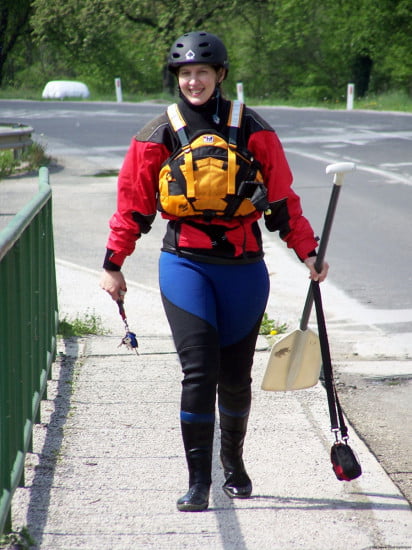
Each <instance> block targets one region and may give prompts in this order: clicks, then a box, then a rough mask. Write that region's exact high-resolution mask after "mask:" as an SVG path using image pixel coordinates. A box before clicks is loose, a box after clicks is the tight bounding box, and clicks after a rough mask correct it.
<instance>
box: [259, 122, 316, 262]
mask: <svg viewBox="0 0 412 550" xmlns="http://www.w3.org/2000/svg"><path fill="white" fill-rule="evenodd" d="M248 149H249V151H250V152H251V153H252V154H253V155H254V156H255V158H256V159H257V160H258V161H259V162H260V164H261V166H262V174H263V178H264V181H265V185H266V187H267V190H268V201H269V203H270V205H271V214H270V215H265V221H266V226H267V227H268V229H269V230H270V231H276V230H278V231H279V233H280V236H281V238H282V239H283V240H284V241H285V242H286V243H287V246H288V247H289V248H293V250H294V251H295V252H296V254H297V255H298V256H299V258H300V259H301V260H304V259H305V258H307V257H308V254H309V252H312V251H313V250H314V249H315V248H316V247H317V245H318V243H317V240H316V239H315V236H314V233H313V229H312V227H311V225H310V223H309V221H308V220H307V219H306V218H305V217H304V216H303V215H302V207H301V203H300V198H299V196H298V195H297V194H296V193H295V192H294V190H293V189H292V182H293V176H292V173H291V170H290V168H289V164H288V161H287V159H286V156H285V153H284V151H283V147H282V144H281V143H280V141H279V138H278V137H277V135H276V133H275V132H273V131H269V130H262V131H259V132H255V133H253V134H252V135H251V136H250V139H249V143H248Z"/></svg>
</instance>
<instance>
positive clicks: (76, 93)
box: [42, 80, 90, 99]
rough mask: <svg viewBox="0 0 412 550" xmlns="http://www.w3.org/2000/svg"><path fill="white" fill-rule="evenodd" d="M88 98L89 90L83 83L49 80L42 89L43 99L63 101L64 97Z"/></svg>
mask: <svg viewBox="0 0 412 550" xmlns="http://www.w3.org/2000/svg"><path fill="white" fill-rule="evenodd" d="M89 96H90V92H89V88H88V87H87V86H86V84H83V82H76V81H74V80H51V81H50V82H48V83H47V84H46V86H45V87H44V90H43V93H42V98H43V99H64V98H65V97H81V98H83V99H86V98H88V97H89Z"/></svg>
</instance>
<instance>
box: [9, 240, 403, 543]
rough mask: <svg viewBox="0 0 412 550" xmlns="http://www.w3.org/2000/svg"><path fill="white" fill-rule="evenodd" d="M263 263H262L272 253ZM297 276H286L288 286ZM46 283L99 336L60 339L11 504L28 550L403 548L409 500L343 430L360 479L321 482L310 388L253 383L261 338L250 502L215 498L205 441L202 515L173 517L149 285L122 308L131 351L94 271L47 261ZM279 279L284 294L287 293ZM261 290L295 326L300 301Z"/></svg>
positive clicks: (175, 476) (163, 386) (168, 388)
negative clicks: (283, 389)
mask: <svg viewBox="0 0 412 550" xmlns="http://www.w3.org/2000/svg"><path fill="white" fill-rule="evenodd" d="M277 254H278V255H279V252H277ZM267 259H268V262H269V265H270V263H271V250H269V252H268V253H267ZM288 267H289V266H285V267H284V269H288ZM299 269H300V267H299ZM296 270H297V268H296V269H295V270H294V271H292V272H290V271H289V272H288V273H289V279H290V278H292V279H293V278H294V277H296V280H299V281H301V280H302V277H301V273H300V272H299V273H296ZM295 273H296V275H295ZM57 275H58V287H59V303H60V312H61V314H63V315H64V314H70V315H76V314H77V313H82V312H83V311H84V304H85V303H88V304H94V307H95V311H96V313H97V314H98V315H99V316H101V317H102V319H103V324H104V325H105V326H106V327H107V328H109V329H110V330H111V331H112V333H111V334H110V335H108V336H99V337H94V336H93V337H88V338H82V339H78V340H72V341H69V342H66V343H64V344H63V343H62V344H60V345H61V348H60V352H61V353H60V356H59V358H58V360H57V361H56V363H55V365H54V369H53V380H52V381H51V382H50V385H49V396H48V397H49V399H48V400H47V401H45V402H44V403H43V410H42V424H41V425H39V426H36V429H35V434H34V449H33V451H34V452H33V454H30V455H29V456H28V459H27V474H26V487H25V488H22V489H18V491H17V493H16V497H15V499H14V502H13V518H14V525H13V526H14V528H18V526H19V525H20V526H24V525H26V526H28V528H29V531H30V533H31V535H32V537H33V538H34V539H35V540H36V541H37V546H35V547H33V548H41V549H44V550H58V549H62V550H63V549H64V550H71V549H73V550H74V549H76V550H114V549H116V550H117V549H121V550H123V549H124V550H134V549H146V548H153V549H157V550H159V549H165V550H166V549H167V550H170V549H183V548H190V549H200V548H207V549H224V550H229V549H230V550H232V549H233V550H235V549H236V550H255V549H256V550H265V549H268V550H269V549H270V550H295V549H305V550H332V549H333V550H347V549H348V548H351V549H352V550H363V549H365V550H366V549H370V550H372V549H381V548H392V549H401V548H402V549H405V548H412V543H411V540H412V514H411V509H410V506H409V504H408V502H407V501H406V500H405V499H404V498H403V496H402V495H401V493H400V492H399V491H398V489H397V488H396V486H395V485H394V484H393V483H392V481H391V480H390V479H389V477H388V476H387V475H386V473H385V472H384V470H383V469H382V468H381V466H380V465H379V463H378V462H377V461H376V459H375V458H374V456H373V455H372V454H371V453H370V452H369V450H368V449H367V447H366V446H365V445H364V443H363V442H362V441H361V440H360V439H359V438H358V437H357V436H356V434H355V432H354V430H353V429H351V428H350V432H349V433H350V436H351V439H350V443H351V446H352V447H353V448H354V449H355V450H356V452H357V454H358V455H359V458H360V461H361V464H362V468H363V475H362V476H361V477H360V478H359V479H357V480H355V481H352V482H350V483H346V482H339V481H338V480H337V479H336V477H335V475H334V474H333V472H332V468H331V464H330V460H329V451H330V447H331V445H332V443H333V436H332V434H331V433H330V426H329V415H328V409H327V401H326V394H325V391H324V389H323V387H322V386H321V385H320V384H318V385H317V386H315V387H314V388H311V389H308V390H303V391H295V392H287V393H270V392H264V391H262V390H261V389H260V383H261V380H262V377H263V373H264V370H265V368H266V362H267V359H268V354H269V350H268V344H267V341H266V339H264V338H263V337H260V339H259V342H258V350H257V353H256V358H255V365H254V382H253V404H252V412H251V417H250V424H249V426H250V427H249V432H248V437H247V440H246V445H245V462H246V465H247V468H248V472H249V474H250V476H251V478H252V480H253V483H254V491H253V496H252V498H251V499H248V500H243V501H242V500H233V501H232V500H230V499H229V498H228V497H226V496H225V494H224V493H223V491H222V490H221V485H222V484H223V481H224V480H223V471H222V467H221V465H220V463H219V459H218V450H219V443H218V437H217V436H218V434H216V439H215V453H214V471H213V485H212V491H211V501H210V507H209V509H208V511H206V512H203V513H180V512H178V511H177V509H176V504H175V503H176V499H177V498H178V497H179V496H181V495H182V494H183V493H184V492H185V491H186V487H187V471H186V464H185V459H184V454H183V446H182V443H181V437H180V427H179V404H180V379H181V374H180V367H179V363H178V359H177V356H176V354H175V352H174V348H173V343H172V341H171V338H170V334H169V330H168V326H167V323H166V319H165V317H164V314H163V309H162V305H161V302H160V296H159V293H158V291H157V290H155V289H152V288H150V287H143V286H142V285H138V284H133V282H130V281H129V284H128V288H129V292H128V295H127V300H126V313H128V318H129V324H130V328H131V329H132V330H134V331H135V332H137V334H138V337H139V350H140V355H139V356H136V355H135V354H134V353H133V352H130V351H128V350H126V349H125V348H124V347H121V348H119V347H118V344H119V342H120V338H121V337H122V336H123V334H124V331H123V324H122V321H121V319H120V317H119V315H118V314H117V310H116V306H115V304H113V303H112V302H111V301H110V299H108V297H107V296H106V295H105V294H104V293H103V292H102V291H101V290H100V289H99V288H98V279H99V274H98V273H97V272H94V271H91V270H87V269H82V268H79V267H78V266H74V265H71V264H67V263H65V262H58V263H57ZM290 282H291V284H290V288H291V289H294V290H290V291H289V292H290V293H293V292H296V288H297V287H296V286H295V285H294V282H295V281H293V280H292V281H290ZM299 284H300V285H301V284H302V283H301V282H300V283H299ZM298 287H299V285H298ZM326 288H327V287H326ZM272 294H275V295H277V299H276V301H277V303H276V308H277V311H279V310H280V311H282V315H284V316H285V317H284V318H285V319H289V318H290V319H293V318H294V319H297V317H296V311H295V310H294V308H296V307H300V305H301V304H302V300H301V299H299V300H296V299H295V300H294V301H293V300H292V295H291V294H288V292H286V291H282V292H276V288H275V289H273V286H272ZM295 298H296V296H295ZM334 299H335V300H338V299H339V296H338V295H337V294H334ZM296 304H298V305H296ZM271 307H273V306H271V304H269V311H270V308H271ZM82 308H83V309H82ZM282 318H283V317H282ZM142 320H143V321H142ZM332 324H333V321H332ZM293 328H294V327H293V326H292V329H293ZM345 345H348V340H346V341H345Z"/></svg>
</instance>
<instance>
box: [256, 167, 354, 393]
mask: <svg viewBox="0 0 412 550" xmlns="http://www.w3.org/2000/svg"><path fill="white" fill-rule="evenodd" d="M354 169H355V164H354V163H353V162H339V163H336V164H329V165H328V166H327V167H326V173H327V174H333V175H334V178H333V187H332V194H331V197H330V200H329V206H328V210H327V213H326V218H325V223H324V226H323V231H322V236H321V240H320V244H319V250H318V255H317V258H316V262H315V269H316V270H317V271H318V272H320V271H321V268H322V264H323V260H324V258H325V253H326V248H327V246H328V241H329V236H330V231H331V228H332V222H333V218H334V215H335V210H336V205H337V203H338V198H339V193H340V189H341V186H342V183H343V179H344V176H345V174H346V172H351V171H352V170H354ZM312 305H313V295H312V285H310V286H309V290H308V294H307V297H306V302H305V307H304V309H303V312H302V318H301V321H300V325H299V328H298V329H296V330H295V331H293V332H291V333H290V334H288V335H286V336H284V337H283V338H281V339H280V340H279V341H278V342H276V344H274V346H273V347H272V350H271V353H270V357H269V361H268V364H267V367H266V372H265V375H264V377H263V381H262V389H263V390H267V391H286V390H299V389H304V388H310V387H311V386H314V385H315V384H317V382H318V380H319V374H320V369H321V366H322V358H321V352H320V345H319V337H318V335H317V334H316V333H315V332H313V330H311V329H308V323H309V318H310V314H311V311H312Z"/></svg>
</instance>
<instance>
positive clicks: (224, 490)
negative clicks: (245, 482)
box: [222, 485, 252, 498]
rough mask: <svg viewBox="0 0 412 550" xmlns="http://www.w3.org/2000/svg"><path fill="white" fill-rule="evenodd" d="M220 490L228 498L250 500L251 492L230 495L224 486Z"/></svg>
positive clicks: (230, 492) (227, 488)
mask: <svg viewBox="0 0 412 550" xmlns="http://www.w3.org/2000/svg"><path fill="white" fill-rule="evenodd" d="M222 489H223V492H224V493H225V494H226V495H227V496H228V497H229V498H250V497H251V495H252V491H248V492H247V493H232V491H231V490H230V489H229V487H225V486H224V485H223V487H222Z"/></svg>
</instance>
